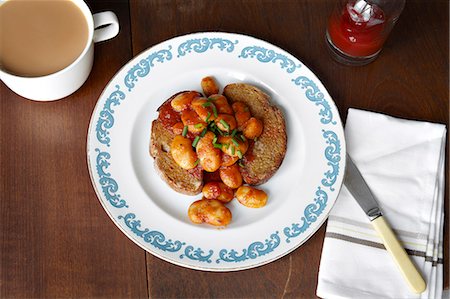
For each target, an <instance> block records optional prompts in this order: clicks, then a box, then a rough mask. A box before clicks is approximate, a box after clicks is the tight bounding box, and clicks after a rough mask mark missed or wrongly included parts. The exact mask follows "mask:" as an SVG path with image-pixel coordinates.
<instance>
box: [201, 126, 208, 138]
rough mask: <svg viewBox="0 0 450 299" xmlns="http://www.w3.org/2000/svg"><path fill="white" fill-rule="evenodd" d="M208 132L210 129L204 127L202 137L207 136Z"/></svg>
mask: <svg viewBox="0 0 450 299" xmlns="http://www.w3.org/2000/svg"><path fill="white" fill-rule="evenodd" d="M206 132H208V129H207V128H204V129H203V131H202V133H201V134H200V137H203V136H205V134H206Z"/></svg>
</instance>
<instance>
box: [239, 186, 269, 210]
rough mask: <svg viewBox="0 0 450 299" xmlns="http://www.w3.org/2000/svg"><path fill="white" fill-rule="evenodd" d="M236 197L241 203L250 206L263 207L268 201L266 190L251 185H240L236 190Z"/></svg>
mask: <svg viewBox="0 0 450 299" xmlns="http://www.w3.org/2000/svg"><path fill="white" fill-rule="evenodd" d="M236 198H237V200H238V201H239V202H240V203H241V204H243V205H244V206H246V207H249V208H261V207H264V206H265V205H266V203H267V194H266V192H264V191H262V190H259V189H256V188H253V187H250V186H241V187H239V189H237V191H236Z"/></svg>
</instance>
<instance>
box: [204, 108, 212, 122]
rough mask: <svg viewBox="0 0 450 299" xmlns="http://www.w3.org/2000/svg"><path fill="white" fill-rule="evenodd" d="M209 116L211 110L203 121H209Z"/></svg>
mask: <svg viewBox="0 0 450 299" xmlns="http://www.w3.org/2000/svg"><path fill="white" fill-rule="evenodd" d="M210 117H211V112H209V111H208V115H207V116H206V119H205V121H206V122H209V118H210Z"/></svg>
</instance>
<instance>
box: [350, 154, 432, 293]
mask: <svg viewBox="0 0 450 299" xmlns="http://www.w3.org/2000/svg"><path fill="white" fill-rule="evenodd" d="M344 184H345V186H346V187H347V189H348V190H349V191H350V193H351V194H352V195H353V197H354V198H355V199H356V201H357V202H358V204H359V205H360V206H361V208H362V209H363V210H364V212H365V213H366V215H367V216H368V217H369V220H370V222H371V223H372V225H373V227H374V228H375V230H376V231H377V233H378V234H379V236H380V237H381V239H382V240H383V244H384V247H386V249H387V251H388V252H389V253H390V254H391V256H392V258H393V259H394V261H395V263H396V264H397V267H398V268H399V270H400V272H401V273H402V274H403V277H404V278H405V280H406V281H407V283H408V286H409V288H410V289H411V290H412V291H413V292H414V293H416V294H420V293H422V292H423V291H425V289H426V286H427V285H426V283H425V281H424V279H423V278H422V276H421V274H420V273H419V271H418V270H417V268H416V267H415V266H414V264H413V263H412V261H411V259H410V258H409V256H408V254H407V253H406V251H405V249H404V248H403V246H402V244H400V242H399V241H398V239H397V237H396V236H395V234H394V232H393V231H392V229H391V227H390V226H389V224H388V223H387V222H386V220H385V219H384V217H383V214H382V213H381V210H380V208H379V206H378V203H377V201H376V200H375V198H374V197H373V194H372V192H371V191H370V189H369V186H367V183H366V182H365V181H364V178H363V177H362V175H361V173H360V172H359V170H358V168H357V167H356V165H355V163H353V161H352V159H351V158H350V156H349V155H348V154H347V170H346V176H345V182H344Z"/></svg>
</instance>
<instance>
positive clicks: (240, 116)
mask: <svg viewBox="0 0 450 299" xmlns="http://www.w3.org/2000/svg"><path fill="white" fill-rule="evenodd" d="M232 108H233V111H234V117H235V119H236V123H237V126H238V128H239V129H241V128H242V126H243V125H244V124H245V122H246V121H248V120H249V119H250V117H252V115H251V114H250V109H249V108H248V106H247V105H246V104H244V103H243V102H234V103H233V105H232Z"/></svg>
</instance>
